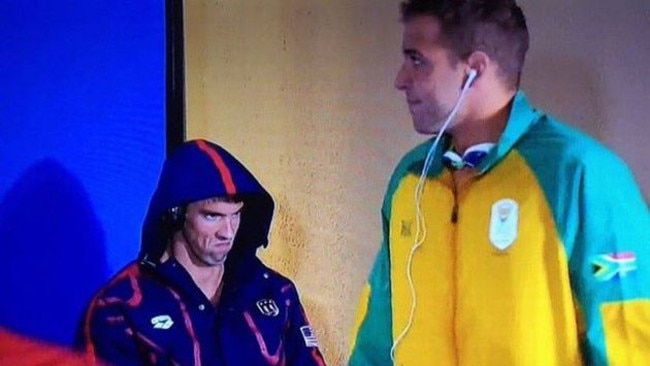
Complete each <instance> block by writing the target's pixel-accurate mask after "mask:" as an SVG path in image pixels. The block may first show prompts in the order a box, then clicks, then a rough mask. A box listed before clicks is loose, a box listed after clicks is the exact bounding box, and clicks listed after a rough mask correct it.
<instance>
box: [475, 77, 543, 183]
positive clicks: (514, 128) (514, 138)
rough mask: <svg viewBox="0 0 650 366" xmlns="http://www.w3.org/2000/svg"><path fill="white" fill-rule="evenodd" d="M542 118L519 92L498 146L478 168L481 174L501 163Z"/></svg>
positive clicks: (521, 92) (522, 93)
mask: <svg viewBox="0 0 650 366" xmlns="http://www.w3.org/2000/svg"><path fill="white" fill-rule="evenodd" d="M541 116H542V113H541V112H540V111H538V110H536V109H535V108H533V106H531V105H530V103H529V102H528V99H527V98H526V95H525V94H524V92H523V91H521V90H518V91H517V93H516V94H515V96H514V99H513V102H512V107H511V109H510V117H508V121H507V122H506V128H505V130H504V131H503V134H501V137H500V138H499V141H498V142H497V146H496V147H495V148H493V149H492V151H490V153H489V154H488V155H487V156H486V157H485V159H484V160H483V161H482V162H481V163H480V164H479V165H478V166H477V170H478V171H479V173H480V174H484V173H485V172H487V171H488V170H489V169H490V168H492V167H493V166H494V165H496V164H497V163H498V162H499V161H501V159H503V157H504V156H506V155H507V154H508V153H509V152H510V150H512V149H513V147H514V146H515V144H516V143H517V142H518V141H519V140H520V139H521V138H522V136H524V134H525V133H526V131H528V130H529V129H530V127H531V126H532V125H533V124H534V123H535V122H536V121H538V120H539V119H540V117H541Z"/></svg>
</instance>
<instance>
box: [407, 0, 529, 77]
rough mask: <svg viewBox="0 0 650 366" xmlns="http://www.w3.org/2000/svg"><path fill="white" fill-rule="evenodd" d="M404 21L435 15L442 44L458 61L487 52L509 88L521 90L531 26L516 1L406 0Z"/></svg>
mask: <svg viewBox="0 0 650 366" xmlns="http://www.w3.org/2000/svg"><path fill="white" fill-rule="evenodd" d="M400 13H401V20H402V22H407V21H409V20H411V19H413V18H415V17H418V16H423V15H425V16H427V15H428V16H432V17H434V18H436V20H437V21H439V22H440V33H441V35H442V38H441V40H442V42H443V44H444V45H446V46H447V47H449V49H450V50H451V51H452V55H453V56H454V57H455V60H453V61H454V62H455V61H457V60H465V59H467V57H469V56H470V55H471V54H472V52H474V51H482V52H485V53H486V54H487V55H488V56H489V57H490V58H491V59H492V60H494V61H495V62H496V64H497V65H498V67H499V69H500V71H501V74H502V76H503V77H504V79H505V81H506V82H507V84H508V85H509V86H510V87H515V88H516V87H518V86H519V80H520V76H521V71H522V68H523V65H524V59H525V57H526V51H528V42H529V35H528V27H527V26H526V18H525V16H524V13H523V11H522V10H521V8H520V7H519V6H518V5H517V3H516V2H515V0H405V1H403V2H402V3H401V4H400Z"/></svg>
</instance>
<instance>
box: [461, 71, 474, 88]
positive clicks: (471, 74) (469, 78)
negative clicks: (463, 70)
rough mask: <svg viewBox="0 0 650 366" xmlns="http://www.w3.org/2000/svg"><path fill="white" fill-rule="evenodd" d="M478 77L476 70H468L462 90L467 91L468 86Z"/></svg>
mask: <svg viewBox="0 0 650 366" xmlns="http://www.w3.org/2000/svg"><path fill="white" fill-rule="evenodd" d="M477 77H478V71H476V69H469V72H468V73H467V80H465V85H463V89H468V88H469V87H470V86H472V83H473V82H474V80H476V78H477Z"/></svg>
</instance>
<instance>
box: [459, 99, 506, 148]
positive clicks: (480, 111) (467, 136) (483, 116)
mask: <svg viewBox="0 0 650 366" xmlns="http://www.w3.org/2000/svg"><path fill="white" fill-rule="evenodd" d="M513 96H514V94H513V95H510V96H505V97H503V98H500V100H498V99H497V100H491V101H488V102H486V103H483V105H481V106H480V108H477V109H476V110H477V112H475V113H474V115H472V116H468V118H465V120H464V121H462V123H459V124H457V125H455V126H453V127H452V128H451V129H450V131H449V133H450V135H451V140H452V145H453V146H454V149H455V150H456V151H457V152H458V153H460V154H462V153H464V152H465V150H467V148H469V147H470V146H473V145H476V144H480V143H484V142H492V143H497V142H498V141H499V138H500V137H501V134H502V133H503V131H504V130H505V127H506V124H507V122H508V118H509V117H510V110H511V108H512V100H513Z"/></svg>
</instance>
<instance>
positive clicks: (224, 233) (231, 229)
mask: <svg viewBox="0 0 650 366" xmlns="http://www.w3.org/2000/svg"><path fill="white" fill-rule="evenodd" d="M217 236H220V237H222V238H224V239H232V238H233V237H234V236H235V219H234V218H231V217H226V218H224V223H223V226H222V227H221V230H219V231H217Z"/></svg>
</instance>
